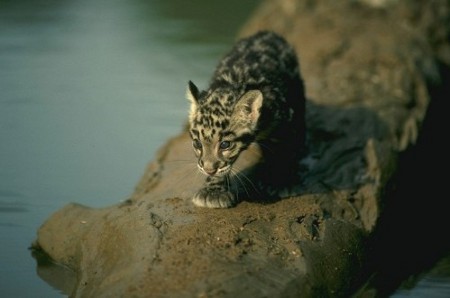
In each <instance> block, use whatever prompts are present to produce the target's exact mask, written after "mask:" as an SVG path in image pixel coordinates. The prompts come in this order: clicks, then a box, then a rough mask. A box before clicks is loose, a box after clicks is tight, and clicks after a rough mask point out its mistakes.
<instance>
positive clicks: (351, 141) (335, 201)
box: [34, 0, 450, 297]
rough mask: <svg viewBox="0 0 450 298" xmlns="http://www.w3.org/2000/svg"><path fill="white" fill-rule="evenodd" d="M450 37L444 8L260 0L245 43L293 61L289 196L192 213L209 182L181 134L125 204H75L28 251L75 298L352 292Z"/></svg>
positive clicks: (447, 55) (447, 57)
mask: <svg viewBox="0 0 450 298" xmlns="http://www.w3.org/2000/svg"><path fill="white" fill-rule="evenodd" d="M431 3H433V4H431ZM449 28H450V26H449V4H448V2H447V1H445V0H442V1H438V0H436V1H428V2H426V3H425V1H423V3H422V2H420V1H419V2H414V1H406V0H405V1H388V0H386V1H382V0H380V1H374V0H372V1H370V0H365V1H363V0H361V1H354V0H342V1H333V0H317V1H306V0H305V1H301V0H298V1H295V0H280V1H265V2H263V3H262V4H261V6H260V7H259V8H258V10H257V11H256V12H255V14H254V15H253V17H252V18H251V19H250V20H249V22H248V23H247V24H246V25H245V26H244V28H243V29H242V31H241V33H240V34H239V35H240V36H245V35H249V34H251V33H254V32H255V31H257V30H259V29H271V30H274V31H276V32H278V33H281V34H283V35H284V36H286V38H287V39H288V40H289V41H290V42H291V43H292V44H293V45H294V46H295V48H296V49H297V51H298V55H299V57H300V64H301V71H302V75H303V77H304V80H305V85H306V92H307V98H308V104H307V126H308V127H307V130H308V136H307V137H308V155H307V156H306V157H305V159H304V161H303V163H304V165H305V171H304V177H303V180H302V182H301V184H299V185H298V186H297V187H296V192H295V193H291V194H290V195H289V196H288V197H284V198H282V199H280V200H278V201H270V202H257V201H244V202H242V203H240V204H239V205H238V206H237V207H235V208H231V209H225V210H215V209H204V208H197V207H194V206H193V204H192V203H191V201H190V198H191V196H192V195H193V193H194V192H195V191H196V190H197V189H198V188H199V185H200V184H201V183H202V181H203V180H202V177H201V176H200V175H198V174H197V169H196V167H195V158H194V156H193V153H192V150H191V141H190V139H189V136H188V134H187V132H186V131H184V132H182V133H181V134H180V135H178V136H175V137H173V138H172V139H170V140H169V141H168V142H167V144H166V145H165V146H163V147H162V148H161V149H160V150H159V153H158V154H157V156H156V158H155V160H154V161H153V162H152V163H151V164H150V165H149V166H148V169H147V171H146V173H145V174H144V176H143V177H142V179H141V181H140V182H139V183H138V185H137V186H136V190H135V192H134V194H133V195H132V197H131V198H130V199H129V200H128V201H126V202H124V203H122V204H119V205H114V206H111V207H108V208H103V209H92V208H88V207H85V206H80V205H77V204H70V205H68V206H66V207H65V208H63V209H61V210H59V211H57V212H56V213H55V214H53V215H52V216H51V217H50V218H49V219H48V220H47V221H46V222H45V223H44V224H43V225H42V226H41V227H40V229H39V231H38V237H37V240H36V242H35V243H34V248H35V249H38V250H42V251H43V252H45V253H46V254H48V255H49V256H50V257H51V258H52V259H53V260H54V261H55V262H57V263H60V264H62V265H64V266H67V267H69V268H71V269H72V270H74V271H75V272H76V273H77V283H76V284H75V285H74V290H73V292H72V294H71V296H73V297H116V296H120V297H129V296H136V297H149V296H151V297H298V296H302V297H310V296H336V297H340V296H349V295H351V294H352V293H354V292H355V291H357V290H358V288H360V287H361V286H362V285H363V283H364V282H365V281H366V279H367V278H368V276H369V275H371V274H372V272H371V271H370V268H368V266H367V264H368V262H367V260H368V259H370V257H371V254H373V252H371V250H370V246H369V245H368V243H370V241H371V239H372V238H373V235H374V231H375V230H376V228H377V224H378V221H379V218H380V216H381V212H382V211H383V206H384V205H385V203H386V201H385V200H386V196H385V192H386V191H387V190H388V188H387V187H388V185H389V182H390V181H391V179H392V177H393V175H394V174H395V173H396V172H397V170H398V162H397V161H398V159H399V158H400V157H401V155H402V154H403V152H404V151H405V150H408V148H410V147H411V146H412V145H413V144H414V143H415V142H416V140H417V138H418V136H419V135H420V133H421V128H422V123H423V121H424V120H425V116H426V112H427V108H428V106H429V103H430V94H429V92H428V90H429V84H430V82H432V81H436V80H438V79H439V71H438V66H437V65H438V63H437V61H441V62H442V63H448V62H450V51H449V48H450V47H449V44H448V39H447V37H448V32H449ZM230 46H231V45H230ZM254 159H255V154H253V153H252V152H250V151H249V152H247V153H246V156H245V158H241V160H243V161H242V162H243V164H242V165H243V166H244V167H245V166H250V165H251V164H252V162H254ZM244 160H245V161H244ZM180 161H186V162H180ZM247 163H248V164H247ZM247 187H252V186H251V185H250V184H247Z"/></svg>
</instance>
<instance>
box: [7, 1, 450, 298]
mask: <svg viewBox="0 0 450 298" xmlns="http://www.w3.org/2000/svg"><path fill="white" fill-rule="evenodd" d="M258 2H259V1H257V0H251V1H249V0H247V1H239V0H228V1H208V0H194V1H189V2H188V1H182V0H152V1H143V0H132V1H119V0H96V1H88V0H79V1H57V0H35V1H31V0H28V1H27V0H16V1H13V0H10V1H5V0H0V90H1V91H0V156H1V157H0V237H1V245H0V296H1V297H61V296H65V295H64V294H62V293H60V292H59V291H58V290H56V289H53V288H52V287H51V286H50V285H48V284H47V283H46V282H44V281H43V280H42V279H41V278H40V277H38V275H37V273H36V261H35V260H34V259H33V258H32V257H31V255H30V251H29V250H28V249H27V248H28V247H29V246H30V244H31V243H32V241H33V240H34V239H35V238H36V231H37V229H38V228H39V226H40V225H41V224H42V223H43V222H44V221H45V219H46V218H48V217H49V216H50V215H51V214H52V213H53V212H55V211H56V210H58V209H60V208H62V207H63V206H64V205H66V204H67V203H69V202H78V203H81V204H86V205H88V206H92V207H103V206H108V205H112V204H116V203H118V202H119V201H121V200H124V199H126V198H127V196H128V195H130V194H131V193H132V192H133V187H134V185H135V184H136V183H137V181H138V180H139V178H140V177H141V175H142V174H143V173H144V170H145V166H146V164H147V163H148V162H149V161H150V160H152V159H153V157H154V154H155V152H156V150H157V149H158V148H159V147H160V146H161V145H162V144H163V143H164V142H165V141H166V140H167V138H169V137H170V136H173V135H175V134H177V133H178V132H179V131H180V130H181V128H182V125H183V123H184V121H185V119H186V111H187V108H188V103H187V101H186V100H185V98H184V93H185V86H186V83H187V81H188V80H194V81H195V82H196V83H197V84H198V86H199V87H202V86H205V85H206V82H207V79H208V78H209V76H210V75H211V72H212V69H213V67H214V66H215V64H216V62H217V59H218V58H219V57H220V56H221V55H222V54H223V53H224V51H225V50H227V49H228V47H229V46H230V44H231V43H232V42H233V40H234V37H235V35H236V32H237V30H238V29H239V28H240V27H241V26H242V24H243V22H244V21H245V20H247V19H248V17H249V14H250V12H251V11H252V9H253V8H254V7H255V6H256V5H257V4H258ZM186 3H188V4H186ZM237 8H238V9H237ZM448 276H450V273H449V272H448V271H447V273H445V274H444V275H438V276H434V275H433V276H431V277H426V278H424V279H423V280H422V281H423V282H422V283H421V282H419V283H418V284H417V285H416V287H413V289H412V290H401V291H399V292H397V294H396V295H397V297H402V296H404V295H415V296H414V297H419V296H420V294H422V293H423V291H426V292H427V293H428V294H429V293H430V288H431V292H433V293H436V296H435V297H444V296H438V295H441V294H442V295H446V294H448V285H449V284H450V282H449V281H448V279H445V278H448ZM442 280H443V282H441V281H442ZM436 285H437V286H436ZM414 293H416V294H414ZM449 296H450V295H448V296H447V297H449Z"/></svg>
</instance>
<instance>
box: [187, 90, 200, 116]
mask: <svg viewBox="0 0 450 298" xmlns="http://www.w3.org/2000/svg"><path fill="white" fill-rule="evenodd" d="M199 95H200V91H199V90H198V88H197V86H195V85H194V83H192V82H191V81H189V84H188V87H187V90H186V97H187V99H189V101H190V102H191V109H190V111H189V121H193V119H194V118H195V114H196V113H197V104H198V98H199Z"/></svg>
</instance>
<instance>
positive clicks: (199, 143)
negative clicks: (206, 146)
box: [192, 139, 202, 150]
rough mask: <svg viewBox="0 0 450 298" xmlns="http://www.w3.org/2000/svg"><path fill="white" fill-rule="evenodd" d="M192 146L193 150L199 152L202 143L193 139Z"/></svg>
mask: <svg viewBox="0 0 450 298" xmlns="http://www.w3.org/2000/svg"><path fill="white" fill-rule="evenodd" d="M192 146H194V148H195V149H197V150H200V149H202V142H200V141H199V140H198V139H195V140H193V141H192Z"/></svg>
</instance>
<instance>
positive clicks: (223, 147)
mask: <svg viewBox="0 0 450 298" xmlns="http://www.w3.org/2000/svg"><path fill="white" fill-rule="evenodd" d="M230 146H231V142H229V141H222V142H220V145H219V148H220V149H221V150H227V149H229V148H230Z"/></svg>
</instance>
